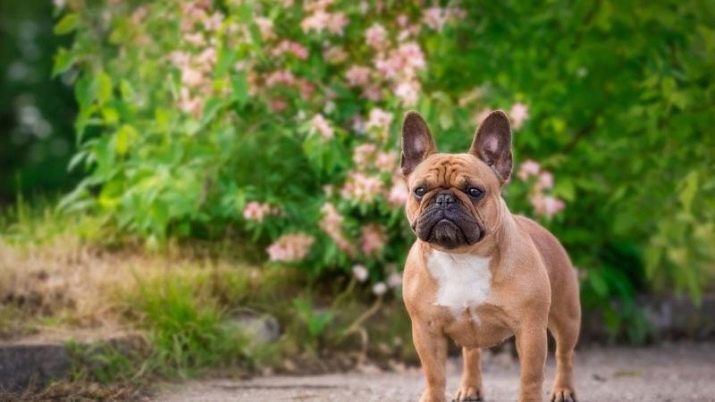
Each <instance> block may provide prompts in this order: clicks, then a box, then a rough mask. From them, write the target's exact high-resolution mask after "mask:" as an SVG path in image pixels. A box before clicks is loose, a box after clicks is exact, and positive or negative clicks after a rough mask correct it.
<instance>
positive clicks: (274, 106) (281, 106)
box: [268, 98, 288, 112]
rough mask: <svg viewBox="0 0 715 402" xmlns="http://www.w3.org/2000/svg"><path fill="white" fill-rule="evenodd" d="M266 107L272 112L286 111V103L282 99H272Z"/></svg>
mask: <svg viewBox="0 0 715 402" xmlns="http://www.w3.org/2000/svg"><path fill="white" fill-rule="evenodd" d="M268 107H269V108H270V109H271V110H272V111H274V112H282V111H284V110H286V109H288V102H286V101H285V100H283V99H282V98H273V99H271V100H270V101H268Z"/></svg>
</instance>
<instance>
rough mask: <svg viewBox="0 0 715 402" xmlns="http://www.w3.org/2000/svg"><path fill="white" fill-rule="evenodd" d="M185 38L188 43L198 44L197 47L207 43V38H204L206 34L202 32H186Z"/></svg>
mask: <svg viewBox="0 0 715 402" xmlns="http://www.w3.org/2000/svg"><path fill="white" fill-rule="evenodd" d="M183 38H184V40H185V41H186V43H188V44H190V45H193V46H196V47H201V46H204V45H205V44H206V39H205V38H204V35H203V34H202V33H201V32H195V33H191V34H185V35H184V36H183Z"/></svg>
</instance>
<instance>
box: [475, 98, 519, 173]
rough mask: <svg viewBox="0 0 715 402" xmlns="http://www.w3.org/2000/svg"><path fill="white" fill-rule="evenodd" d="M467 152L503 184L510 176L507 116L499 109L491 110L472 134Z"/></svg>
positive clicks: (509, 132) (509, 134)
mask: <svg viewBox="0 0 715 402" xmlns="http://www.w3.org/2000/svg"><path fill="white" fill-rule="evenodd" d="M469 153H471V154H473V155H475V156H476V157H477V158H479V159H481V160H482V161H483V162H484V163H486V164H487V165H489V166H490V167H491V168H492V170H494V173H496V175H497V177H498V178H499V181H500V182H501V183H502V184H503V183H505V182H506V181H508V180H509V177H511V169H512V163H513V159H512V156H511V128H510V127H509V117H507V115H506V113H504V112H502V111H501V110H497V111H495V112H492V113H490V114H489V116H487V118H486V119H484V121H483V122H482V124H481V125H480V126H479V129H478V130H477V133H476V134H475V135H474V141H473V142H472V147H471V148H470V150H469Z"/></svg>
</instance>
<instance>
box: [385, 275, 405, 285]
mask: <svg viewBox="0 0 715 402" xmlns="http://www.w3.org/2000/svg"><path fill="white" fill-rule="evenodd" d="M387 285H388V286H390V287H391V288H396V287H399V286H400V285H402V274H401V273H399V272H392V273H391V274H390V275H388V277H387Z"/></svg>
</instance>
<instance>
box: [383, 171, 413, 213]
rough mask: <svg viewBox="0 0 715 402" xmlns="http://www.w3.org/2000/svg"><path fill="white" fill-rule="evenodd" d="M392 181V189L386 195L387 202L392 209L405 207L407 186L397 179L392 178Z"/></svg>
mask: <svg viewBox="0 0 715 402" xmlns="http://www.w3.org/2000/svg"><path fill="white" fill-rule="evenodd" d="M392 180H393V181H392V188H391V189H390V193H389V194H388V195H387V202H388V203H390V205H392V206H394V207H401V206H403V205H405V203H406V202H407V197H408V196H409V193H408V191H407V185H406V184H405V182H404V180H401V179H398V178H393V179H392Z"/></svg>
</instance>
